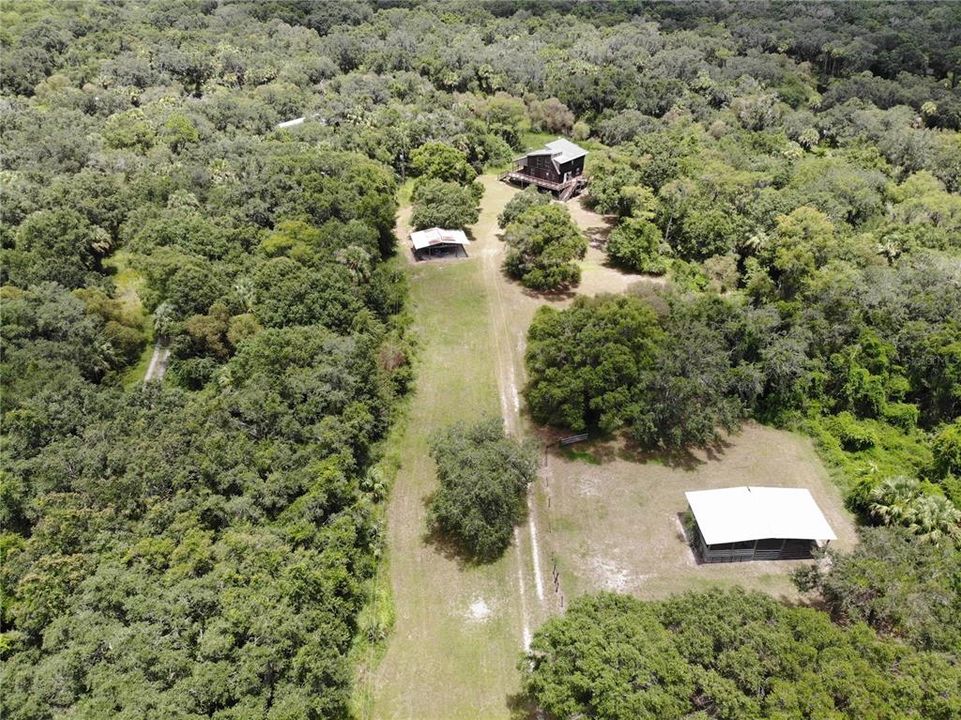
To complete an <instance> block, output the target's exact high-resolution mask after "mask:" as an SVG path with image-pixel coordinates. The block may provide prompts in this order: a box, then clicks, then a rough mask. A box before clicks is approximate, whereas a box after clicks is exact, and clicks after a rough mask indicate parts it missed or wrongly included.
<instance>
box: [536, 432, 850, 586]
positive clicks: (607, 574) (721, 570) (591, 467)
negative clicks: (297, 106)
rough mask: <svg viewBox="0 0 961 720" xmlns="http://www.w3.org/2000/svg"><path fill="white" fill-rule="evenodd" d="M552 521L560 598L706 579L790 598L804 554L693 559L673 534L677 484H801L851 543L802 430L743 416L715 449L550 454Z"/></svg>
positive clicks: (586, 448)
mask: <svg viewBox="0 0 961 720" xmlns="http://www.w3.org/2000/svg"><path fill="white" fill-rule="evenodd" d="M550 470H551V480H550V495H551V514H550V517H551V524H550V528H549V532H548V533H547V535H546V537H547V541H548V543H549V545H550V546H551V548H552V549H553V552H554V553H556V556H557V559H558V566H559V568H560V572H561V585H562V588H563V590H564V592H565V593H567V596H568V597H572V596H575V595H579V594H583V593H587V592H591V591H594V590H598V589H607V590H618V591H622V592H627V593H631V594H634V595H638V596H640V597H643V598H661V597H664V596H666V595H669V594H671V593H675V592H682V591H684V590H694V589H699V588H704V587H706V586H708V585H741V586H743V587H746V588H749V589H753V590H760V591H763V592H766V593H769V594H771V595H774V596H775V597H779V598H783V599H787V600H797V599H798V598H799V596H798V593H797V591H796V590H795V589H794V586H793V585H792V583H791V580H790V577H789V573H790V572H791V570H792V569H794V568H795V567H797V566H798V565H801V564H804V562H805V561H799V560H795V561H763V562H749V563H721V564H713V565H698V564H697V563H696V562H695V560H694V556H693V554H692V553H691V551H690V550H689V549H688V546H687V544H686V543H685V541H684V539H683V535H682V533H681V525H680V520H679V518H678V514H679V513H683V512H684V511H685V510H687V502H686V500H685V498H684V492H685V491H686V490H704V489H709V488H720V487H729V486H735V485H768V486H779V487H805V488H808V489H809V490H810V491H811V494H812V495H813V496H814V499H815V500H816V501H817V503H818V505H819V506H820V508H821V510H822V512H824V515H825V517H826V518H827V519H828V522H829V523H830V525H831V527H832V528H833V530H834V532H835V534H836V535H837V536H838V539H837V540H836V541H834V542H832V545H833V546H835V547H838V548H840V549H850V548H851V547H852V546H853V545H854V542H855V530H854V523H853V521H852V519H851V516H850V514H849V513H848V512H847V511H846V510H845V509H844V505H843V501H842V498H841V493H840V490H839V489H838V488H837V487H836V486H835V484H834V482H833V481H832V480H831V478H830V477H829V475H828V473H827V471H826V470H825V469H824V467H823V466H822V464H821V462H820V461H819V459H818V457H817V454H816V452H815V450H814V446H813V444H812V442H811V440H810V439H809V438H806V437H803V436H801V435H796V434H794V433H789V432H784V431H780V430H775V429H773V428H769V427H765V426H762V425H757V424H754V423H748V424H746V425H745V426H744V428H743V430H742V431H741V432H740V433H738V434H736V435H733V436H731V437H729V438H728V439H727V441H726V442H725V443H724V445H723V446H722V447H720V448H718V449H717V450H715V451H697V452H692V453H685V454H683V455H682V456H680V457H676V458H666V457H658V456H651V457H647V458H643V457H641V458H639V457H637V456H634V455H632V454H631V453H629V452H628V451H626V450H625V449H624V447H623V445H621V444H618V443H601V442H594V443H584V444H580V445H575V446H573V447H572V448H571V449H569V450H567V451H557V452H552V453H551V458H550Z"/></svg>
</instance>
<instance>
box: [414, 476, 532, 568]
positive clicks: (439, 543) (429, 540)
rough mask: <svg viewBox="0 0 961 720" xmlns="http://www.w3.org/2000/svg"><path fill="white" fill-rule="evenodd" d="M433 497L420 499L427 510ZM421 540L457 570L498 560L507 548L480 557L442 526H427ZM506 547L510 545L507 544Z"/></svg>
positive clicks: (521, 521) (523, 519)
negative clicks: (489, 555)
mask: <svg viewBox="0 0 961 720" xmlns="http://www.w3.org/2000/svg"><path fill="white" fill-rule="evenodd" d="M433 498H434V493H431V494H430V495H426V496H424V498H423V500H422V501H421V502H422V503H423V505H424V507H425V508H426V509H427V510H428V511H429V510H430V503H431V500H433ZM526 520H527V517H526V514H525V517H523V518H521V519H520V520H519V521H518V522H519V523H523V522H525V521H526ZM420 539H421V542H422V543H423V544H424V545H425V546H429V547H431V548H432V549H433V550H434V552H436V553H437V554H438V555H440V556H441V557H443V558H444V559H446V560H450V561H452V562H454V563H456V564H457V569H458V570H466V569H468V568H476V567H482V566H484V565H490V564H491V563H495V562H497V561H498V560H500V559H501V558H502V557H503V556H504V553H505V552H507V548H504V551H503V552H501V553H500V554H499V555H497V556H495V557H490V558H488V557H481V556H479V555H476V554H475V553H472V552H471V551H470V550H468V549H467V548H465V547H464V546H463V545H461V543H460V542H458V541H457V539H456V538H454V537H451V536H450V535H449V534H448V533H446V532H444V530H443V529H442V528H439V527H433V528H432V527H429V526H428V527H427V528H426V529H425V530H424V532H423V533H422V534H421V537H420ZM508 547H510V546H509V545H508Z"/></svg>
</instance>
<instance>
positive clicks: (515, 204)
mask: <svg viewBox="0 0 961 720" xmlns="http://www.w3.org/2000/svg"><path fill="white" fill-rule="evenodd" d="M550 204H551V198H550V196H549V195H547V194H545V193H542V192H541V191H540V190H538V189H537V187H536V186H535V185H529V186H528V187H527V188H525V189H524V191H523V192H519V193H517V194H516V195H515V196H514V197H512V198H511V199H510V200H509V201H508V202H507V205H505V206H504V209H503V210H502V211H501V214H500V215H498V216H497V224H498V226H500V227H501V228H502V229H503V228H506V227H507V226H508V225H510V224H511V223H512V222H514V221H515V220H517V219H518V218H519V217H520V216H521V215H523V214H524V213H525V212H527V210H529V209H530V208H532V207H537V206H540V205H550Z"/></svg>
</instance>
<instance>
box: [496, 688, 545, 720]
mask: <svg viewBox="0 0 961 720" xmlns="http://www.w3.org/2000/svg"><path fill="white" fill-rule="evenodd" d="M504 704H505V705H506V706H507V710H508V712H509V713H510V715H509V716H508V717H510V720H536V719H537V718H542V717H543V716H542V715H541V714H540V713H539V712H538V708H537V706H536V705H534V703H532V702H531V701H530V699H529V698H528V697H527V696H526V695H525V694H524V693H521V692H518V693H514V694H512V695H508V696H507V697H506V699H505V703H504Z"/></svg>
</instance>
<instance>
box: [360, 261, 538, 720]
mask: <svg viewBox="0 0 961 720" xmlns="http://www.w3.org/2000/svg"><path fill="white" fill-rule="evenodd" d="M410 277H411V289H412V310H413V313H414V316H415V318H416V323H415V331H416V334H417V337H418V339H419V342H420V343H421V346H420V349H419V362H418V366H417V387H416V390H415V393H414V396H413V398H412V402H411V406H410V409H409V414H408V418H407V422H406V432H405V433H404V435H403V437H402V438H401V439H400V441H399V443H398V446H397V450H398V453H399V456H400V458H401V463H402V465H401V468H400V471H399V473H398V476H397V479H396V481H395V483H394V487H393V490H392V493H391V500H390V505H389V508H388V536H389V541H388V545H389V559H388V564H389V576H390V581H391V586H392V589H393V599H394V609H395V615H396V620H395V625H394V629H393V632H392V634H391V636H390V638H389V639H388V640H387V648H386V652H385V653H384V656H383V658H382V660H381V661H380V663H379V664H378V665H377V667H376V669H374V670H373V671H372V672H371V673H370V675H369V676H368V677H367V678H366V679H365V680H364V683H365V685H366V687H361V688H358V692H359V693H360V694H361V695H363V696H365V697H363V698H362V699H361V702H360V704H361V706H362V707H361V712H362V714H363V716H365V717H371V718H418V719H421V718H422V719H424V720H428V719H430V718H451V719H454V718H499V717H507V716H508V714H509V710H508V707H507V697H508V695H510V694H512V693H514V692H516V687H517V670H516V665H517V659H518V656H519V653H520V651H521V627H522V616H521V608H520V596H519V593H518V591H517V587H516V585H517V577H516V557H515V553H516V550H515V549H513V548H512V549H511V550H510V551H509V552H508V553H507V554H506V555H505V556H504V557H503V558H502V559H501V560H500V561H498V562H497V563H494V564H491V565H486V566H482V567H463V566H462V565H461V564H459V562H458V561H457V560H456V559H453V558H450V557H447V556H445V554H444V552H443V550H442V549H440V548H438V547H437V546H436V545H434V544H432V543H429V542H428V541H427V540H426V538H425V525H424V518H425V512H426V511H425V506H424V501H425V499H426V498H427V497H428V496H429V495H430V493H431V492H432V491H433V490H434V489H435V487H436V480H435V474H434V464H433V461H432V460H431V459H430V458H429V457H428V454H427V453H428V438H429V437H430V434H431V433H432V432H433V431H434V430H435V429H437V428H439V427H442V426H444V425H446V424H448V423H450V422H453V421H455V420H472V419H476V418H479V417H480V416H482V415H484V414H486V413H495V414H499V413H500V405H499V402H498V391H497V381H496V375H495V372H496V371H495V358H494V352H493V350H492V343H491V336H490V333H491V323H490V313H489V312H488V308H487V303H488V296H487V291H486V289H485V286H484V281H483V277H482V274H481V265H480V258H478V257H474V256H473V253H472V257H471V258H470V259H469V260H452V261H443V260H442V261H437V262H423V263H417V264H416V265H412V266H411V267H410Z"/></svg>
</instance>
